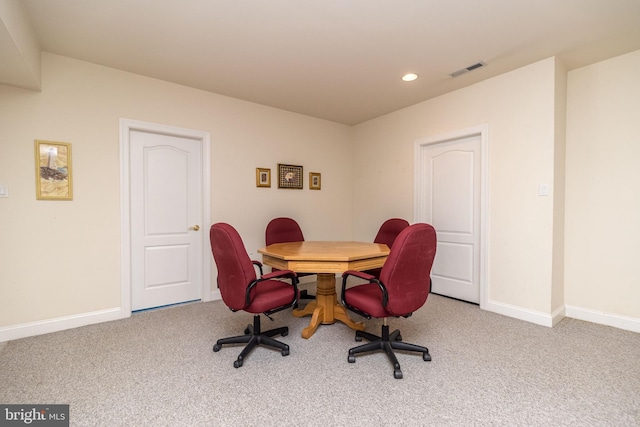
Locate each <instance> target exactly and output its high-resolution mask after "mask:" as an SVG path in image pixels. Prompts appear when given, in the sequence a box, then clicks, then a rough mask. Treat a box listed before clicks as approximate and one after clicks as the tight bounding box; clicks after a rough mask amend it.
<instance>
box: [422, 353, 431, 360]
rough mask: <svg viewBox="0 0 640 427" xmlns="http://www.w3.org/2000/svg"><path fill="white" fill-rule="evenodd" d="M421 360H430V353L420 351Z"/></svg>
mask: <svg viewBox="0 0 640 427" xmlns="http://www.w3.org/2000/svg"><path fill="white" fill-rule="evenodd" d="M422 360H424V361H425V362H431V355H430V354H429V353H422Z"/></svg>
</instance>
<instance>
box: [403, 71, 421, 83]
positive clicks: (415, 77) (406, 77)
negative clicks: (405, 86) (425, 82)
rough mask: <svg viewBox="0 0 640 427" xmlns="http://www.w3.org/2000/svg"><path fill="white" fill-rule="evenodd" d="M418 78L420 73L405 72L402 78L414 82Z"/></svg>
mask: <svg viewBox="0 0 640 427" xmlns="http://www.w3.org/2000/svg"><path fill="white" fill-rule="evenodd" d="M417 78H418V75H417V74H413V73H409V74H405V75H404V76H402V80H404V81H405V82H412V81H414V80H415V79H417Z"/></svg>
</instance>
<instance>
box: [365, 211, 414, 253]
mask: <svg viewBox="0 0 640 427" xmlns="http://www.w3.org/2000/svg"><path fill="white" fill-rule="evenodd" d="M408 226H409V223H408V222H407V221H406V220H404V219H401V218H391V219H388V220H386V221H385V222H383V223H382V225H381V226H380V229H379V230H378V234H376V238H375V239H373V243H384V244H385V245H387V246H389V249H391V246H393V242H394V241H395V240H396V237H397V236H398V234H400V232H401V231H402V230H404V229H405V228H407V227H408Z"/></svg>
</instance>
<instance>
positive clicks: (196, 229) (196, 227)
mask: <svg viewBox="0 0 640 427" xmlns="http://www.w3.org/2000/svg"><path fill="white" fill-rule="evenodd" d="M189 230H193V231H198V230H200V226H199V225H194V226H193V227H189Z"/></svg>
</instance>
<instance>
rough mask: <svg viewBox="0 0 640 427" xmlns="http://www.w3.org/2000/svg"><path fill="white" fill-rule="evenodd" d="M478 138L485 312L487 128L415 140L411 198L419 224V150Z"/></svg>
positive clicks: (421, 209)
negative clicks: (464, 139) (412, 193)
mask: <svg viewBox="0 0 640 427" xmlns="http://www.w3.org/2000/svg"><path fill="white" fill-rule="evenodd" d="M475 136H477V137H480V159H481V160H480V162H481V166H480V168H481V171H480V230H479V233H480V236H479V240H480V243H479V249H480V265H479V268H480V274H479V276H480V277H479V280H480V284H479V285H480V308H482V309H485V308H486V306H487V301H488V288H487V287H488V281H487V277H488V270H487V261H488V259H489V253H488V250H489V241H488V240H489V239H488V237H489V233H488V231H489V230H488V226H489V205H488V203H489V185H488V184H489V181H488V176H489V125H488V124H482V125H478V126H472V127H469V128H465V129H460V130H456V131H452V132H447V133H442V134H438V135H434V136H429V137H424V138H419V139H417V140H416V141H415V142H414V155H413V159H414V169H413V170H414V186H413V188H414V196H413V220H414V222H418V221H420V218H424V215H425V210H426V209H425V201H424V200H422V194H424V183H425V179H426V176H425V175H426V171H425V167H424V165H423V162H422V151H423V150H424V149H427V148H428V147H429V146H433V145H437V144H442V143H445V142H450V141H454V140H458V139H462V138H468V137H475Z"/></svg>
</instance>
